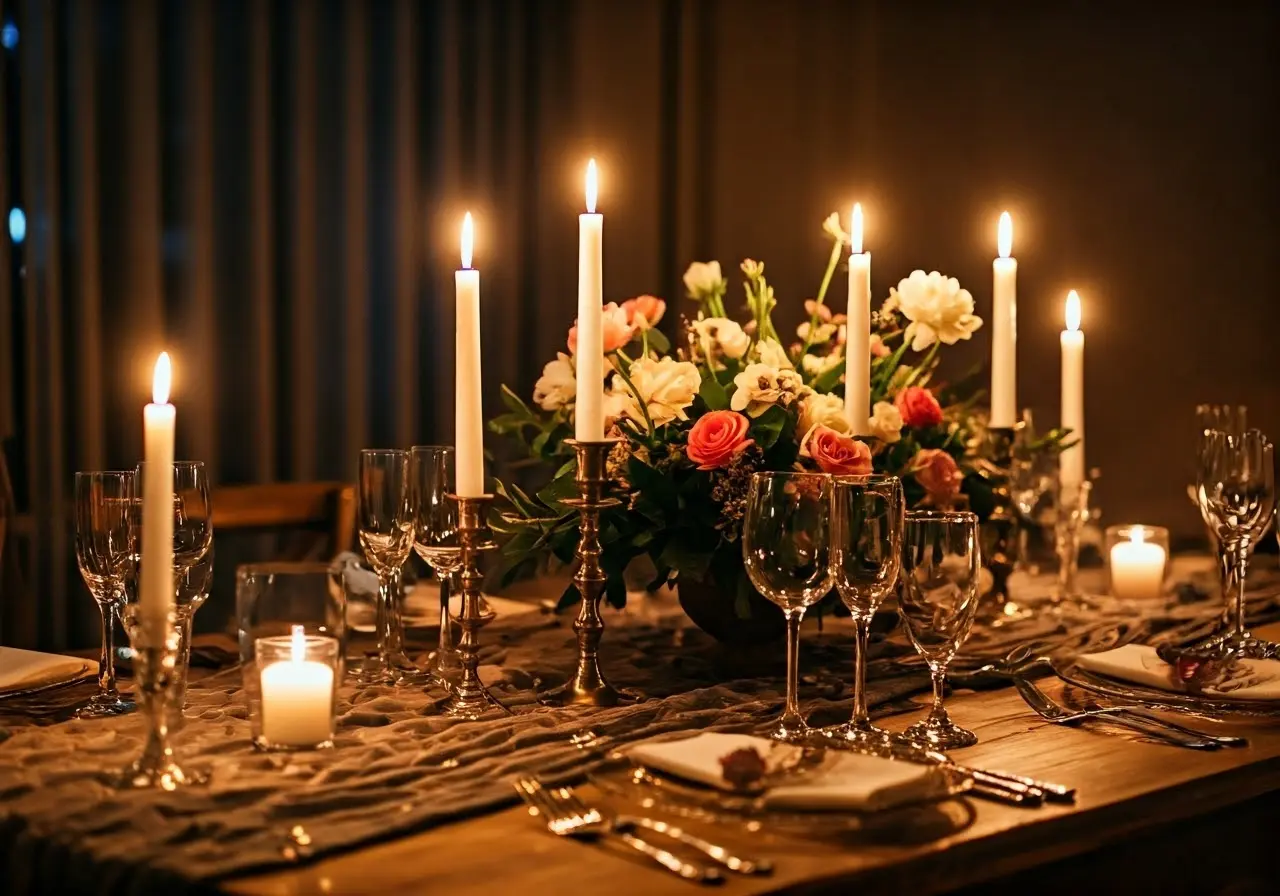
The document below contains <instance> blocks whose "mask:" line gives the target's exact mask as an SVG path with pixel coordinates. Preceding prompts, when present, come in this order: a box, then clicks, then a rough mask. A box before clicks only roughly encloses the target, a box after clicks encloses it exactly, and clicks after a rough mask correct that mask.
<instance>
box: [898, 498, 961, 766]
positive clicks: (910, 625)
mask: <svg viewBox="0 0 1280 896" xmlns="http://www.w3.org/2000/svg"><path fill="white" fill-rule="evenodd" d="M980 566H981V558H980V557H979V550H978V517H977V516H976V515H974V514H972V513H957V512H938V511H910V512H908V513H907V515H906V525H905V527H904V531H903V536H902V572H901V575H900V578H901V581H902V587H901V588H899V590H898V594H899V599H898V609H899V611H900V612H901V614H902V619H903V621H904V622H905V623H906V628H907V635H908V637H910V638H911V643H912V644H914V645H915V648H916V651H917V652H918V653H919V654H920V655H921V656H922V657H923V658H924V661H925V663H926V664H927V665H928V666H929V674H930V676H931V677H932V679H933V708H932V709H931V710H930V711H929V716H928V717H927V718H926V719H924V720H923V721H920V722H916V723H915V724H914V725H912V726H911V727H910V728H908V729H907V730H906V731H905V732H903V736H904V737H906V738H907V739H908V740H911V741H913V742H915V743H918V744H925V745H927V746H930V747H936V748H938V749H942V750H947V749H950V748H952V747H967V746H969V745H970V744H975V743H977V742H978V736H977V735H976V734H974V733H973V732H972V731H968V730H966V729H964V728H961V727H960V726H959V725H957V724H955V722H953V721H951V717H950V716H948V715H947V710H946V707H945V706H944V705H943V699H944V697H945V690H946V681H947V666H948V665H949V664H950V662H951V660H952V659H954V658H955V655H956V653H958V652H959V650H960V645H961V644H963V643H964V641H965V639H966V638H967V637H969V629H970V627H971V626H972V625H973V617H974V614H975V613H976V612H977V610H978V573H979V568H980Z"/></svg>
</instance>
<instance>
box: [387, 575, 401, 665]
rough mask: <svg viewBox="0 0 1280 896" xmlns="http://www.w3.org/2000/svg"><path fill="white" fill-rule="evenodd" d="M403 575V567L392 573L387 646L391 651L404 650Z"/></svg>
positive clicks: (388, 604) (398, 651)
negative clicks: (401, 606)
mask: <svg viewBox="0 0 1280 896" xmlns="http://www.w3.org/2000/svg"><path fill="white" fill-rule="evenodd" d="M403 575H404V569H403V567H401V568H399V569H396V570H394V571H393V572H392V573H391V578H390V581H391V587H390V589H389V591H388V594H387V634H388V637H387V647H388V649H389V651H390V652H391V653H400V652H401V651H402V650H404V616H403V614H402V613H401V612H400V598H401V596H402V595H403V593H404V589H403V586H402V582H403Z"/></svg>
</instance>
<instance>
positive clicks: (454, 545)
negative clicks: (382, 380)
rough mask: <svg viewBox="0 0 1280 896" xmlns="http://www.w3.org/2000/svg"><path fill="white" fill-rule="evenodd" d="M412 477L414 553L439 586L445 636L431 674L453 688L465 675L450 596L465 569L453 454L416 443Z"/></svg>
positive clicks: (445, 448)
mask: <svg viewBox="0 0 1280 896" xmlns="http://www.w3.org/2000/svg"><path fill="white" fill-rule="evenodd" d="M410 459H411V467H412V475H413V506H414V527H413V531H414V535H413V549H414V551H415V552H416V553H417V555H418V556H419V557H421V558H422V560H423V562H425V563H426V564H427V565H428V566H430V567H431V570H432V572H434V573H435V575H436V579H437V581H439V583H440V638H439V641H438V643H437V647H436V651H435V654H434V655H433V656H432V658H431V663H432V670H431V671H432V673H433V674H434V675H435V677H436V678H437V680H438V681H439V682H440V683H441V684H444V685H446V686H447V685H449V684H450V683H451V682H452V681H453V679H454V677H455V676H456V674H457V673H458V672H459V671H461V667H460V666H459V664H458V657H457V653H456V651H455V650H454V644H453V622H452V619H451V618H450V616H449V598H450V594H451V592H452V584H453V577H454V574H455V573H457V572H458V570H460V569H461V568H462V545H461V543H460V542H459V541H458V502H456V501H454V500H451V499H450V498H449V495H450V494H452V492H453V489H454V478H453V477H454V472H453V460H454V450H453V447H452V446H447V445H415V446H414V447H413V449H412V450H411V451H410Z"/></svg>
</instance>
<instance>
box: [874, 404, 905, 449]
mask: <svg viewBox="0 0 1280 896" xmlns="http://www.w3.org/2000/svg"><path fill="white" fill-rule="evenodd" d="M867 431H868V433H867V434H868V435H873V436H875V437H876V438H877V439H879V440H880V441H882V442H884V443H885V444H887V445H892V444H893V443H894V442H896V441H898V440H899V439H901V438H902V414H901V413H900V412H899V411H898V409H897V408H896V407H894V405H893V403H892V402H889V401H877V402H876V406H875V407H873V408H872V409H871V419H870V420H868V421H867Z"/></svg>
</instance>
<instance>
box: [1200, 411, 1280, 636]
mask: <svg viewBox="0 0 1280 896" xmlns="http://www.w3.org/2000/svg"><path fill="white" fill-rule="evenodd" d="M1273 455H1274V452H1273V449H1272V446H1271V442H1270V441H1269V440H1268V439H1267V437H1266V436H1264V435H1263V434H1262V433H1261V432H1259V431H1258V430H1256V429H1250V430H1246V431H1244V432H1243V433H1240V434H1239V435H1232V434H1231V433H1227V432H1221V431H1217V430H1214V431H1211V432H1208V433H1206V434H1205V436H1204V440H1203V442H1202V444H1201V448H1200V461H1199V475H1198V477H1197V483H1196V486H1197V487H1196V492H1197V495H1198V496H1199V501H1200V512H1201V514H1203V516H1204V520H1205V523H1206V524H1207V525H1208V526H1209V527H1210V528H1211V529H1212V530H1213V532H1214V534H1215V535H1216V536H1217V539H1218V543H1219V544H1220V545H1221V548H1222V551H1223V552H1224V553H1225V554H1226V555H1228V556H1229V557H1230V558H1231V561H1232V567H1233V576H1232V578H1233V580H1234V585H1235V593H1234V598H1235V600H1234V604H1233V606H1232V613H1231V618H1230V620H1229V621H1228V628H1227V630H1226V631H1223V632H1221V633H1219V634H1217V635H1214V636H1213V637H1211V638H1210V639H1209V640H1208V641H1206V642H1204V643H1203V644H1201V645H1199V646H1200V647H1201V648H1202V649H1213V650H1217V651H1219V652H1221V653H1223V654H1226V655H1231V656H1236V657H1247V658H1261V657H1270V656H1274V655H1275V653H1276V649H1277V648H1276V645H1274V644H1271V643H1269V642H1266V641H1261V640H1258V639H1256V638H1254V637H1253V636H1252V635H1251V634H1250V633H1249V631H1248V629H1247V628H1246V627H1245V586H1246V580H1247V578H1248V571H1249V555H1250V554H1251V553H1252V552H1253V548H1254V546H1256V545H1257V543H1258V540H1259V539H1260V538H1261V537H1262V535H1263V533H1265V532H1266V530H1267V527H1268V526H1269V525H1270V524H1271V517H1272V514H1273V512H1274V510H1275V468H1274V456H1273Z"/></svg>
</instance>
